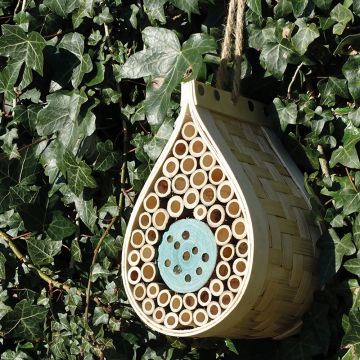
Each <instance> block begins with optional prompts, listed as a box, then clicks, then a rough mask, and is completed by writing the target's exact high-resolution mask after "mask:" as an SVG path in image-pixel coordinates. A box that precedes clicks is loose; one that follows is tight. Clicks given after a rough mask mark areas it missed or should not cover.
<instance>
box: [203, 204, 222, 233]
mask: <svg viewBox="0 0 360 360" xmlns="http://www.w3.org/2000/svg"><path fill="white" fill-rule="evenodd" d="M224 220H225V210H224V208H223V207H222V206H221V205H213V206H212V207H211V208H210V209H209V211H208V213H207V215H206V221H207V223H208V225H209V226H210V227H213V228H217V227H219V226H220V225H221V224H222V223H223V222H224Z"/></svg>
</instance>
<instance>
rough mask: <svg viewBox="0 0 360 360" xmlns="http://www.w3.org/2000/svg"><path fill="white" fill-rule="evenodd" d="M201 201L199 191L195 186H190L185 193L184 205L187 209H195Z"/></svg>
mask: <svg viewBox="0 0 360 360" xmlns="http://www.w3.org/2000/svg"><path fill="white" fill-rule="evenodd" d="M199 201H200V194H199V191H198V190H196V189H193V188H190V189H188V190H187V191H186V193H185V195H184V206H185V207H186V208H187V209H194V208H195V207H196V206H197V204H198V203H199Z"/></svg>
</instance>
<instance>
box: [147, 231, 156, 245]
mask: <svg viewBox="0 0 360 360" xmlns="http://www.w3.org/2000/svg"><path fill="white" fill-rule="evenodd" d="M145 241H146V242H147V243H148V244H150V245H155V244H157V242H158V241H159V232H158V231H157V230H156V229H155V228H154V227H149V228H148V229H146V231H145Z"/></svg>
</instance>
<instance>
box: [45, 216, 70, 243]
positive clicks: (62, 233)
mask: <svg viewBox="0 0 360 360" xmlns="http://www.w3.org/2000/svg"><path fill="white" fill-rule="evenodd" d="M75 230H76V226H75V225H74V224H73V223H72V222H71V221H70V220H68V219H66V218H65V217H63V216H62V215H61V213H55V214H54V215H53V219H52V221H51V223H50V224H49V227H48V228H47V230H46V233H47V235H48V236H49V237H50V238H51V239H52V240H57V241H61V240H63V239H65V238H66V237H68V236H70V235H72V234H73V233H74V232H75Z"/></svg>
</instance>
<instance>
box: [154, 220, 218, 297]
mask: <svg viewBox="0 0 360 360" xmlns="http://www.w3.org/2000/svg"><path fill="white" fill-rule="evenodd" d="M216 258H217V247H216V242H215V236H214V234H213V232H212V231H211V229H210V227H209V226H208V225H207V224H205V223H204V222H202V221H199V220H196V219H183V220H179V221H176V222H175V223H173V224H172V225H171V226H170V227H169V230H168V231H167V232H165V233H164V235H163V238H162V241H161V244H160V246H159V255H158V267H159V270H160V275H161V277H162V278H163V280H164V282H165V284H166V285H167V286H168V287H169V288H170V289H171V290H174V291H175V292H178V293H188V292H194V291H197V290H199V289H200V288H201V287H202V286H204V285H205V284H206V283H207V281H208V280H209V278H210V276H211V274H212V273H213V271H214V268H215V265H216Z"/></svg>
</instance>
